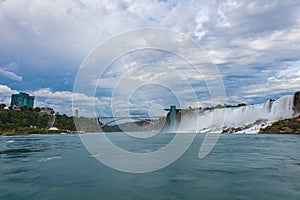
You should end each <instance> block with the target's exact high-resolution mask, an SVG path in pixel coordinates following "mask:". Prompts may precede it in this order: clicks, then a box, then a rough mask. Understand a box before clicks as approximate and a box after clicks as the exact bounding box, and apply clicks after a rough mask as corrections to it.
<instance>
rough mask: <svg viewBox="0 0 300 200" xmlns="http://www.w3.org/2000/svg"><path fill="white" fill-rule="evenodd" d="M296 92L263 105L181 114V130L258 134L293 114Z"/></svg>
mask: <svg viewBox="0 0 300 200" xmlns="http://www.w3.org/2000/svg"><path fill="white" fill-rule="evenodd" d="M293 107H294V95H287V96H283V97H281V98H279V99H278V100H269V101H268V102H266V103H263V104H256V105H249V106H242V107H229V108H219V109H212V110H193V111H188V112H186V113H182V115H181V123H180V127H179V129H180V130H179V131H183V132H191V131H192V132H194V131H197V132H200V133H207V132H237V133H257V132H258V131H259V129H260V128H261V127H263V126H266V125H269V124H271V123H272V122H275V121H278V120H281V119H287V118H291V117H293V115H294V114H295V111H294V108H293Z"/></svg>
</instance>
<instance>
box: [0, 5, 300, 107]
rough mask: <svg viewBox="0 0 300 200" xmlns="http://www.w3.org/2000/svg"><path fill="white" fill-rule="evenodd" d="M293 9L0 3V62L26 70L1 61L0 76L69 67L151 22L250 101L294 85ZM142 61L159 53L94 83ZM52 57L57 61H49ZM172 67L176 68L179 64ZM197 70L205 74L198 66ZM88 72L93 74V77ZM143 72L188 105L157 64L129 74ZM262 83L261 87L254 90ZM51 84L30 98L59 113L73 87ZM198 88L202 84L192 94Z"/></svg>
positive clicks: (108, 80)
mask: <svg viewBox="0 0 300 200" xmlns="http://www.w3.org/2000/svg"><path fill="white" fill-rule="evenodd" d="M24 8H26V9H24ZM299 13H300V5H299V3H297V1H278V0H273V1H253V0H245V1H236V0H226V1H219V0H217V1H199V0H191V1H175V0H170V1H130V0H128V1H125V0H124V1H122V0H117V1H108V0H104V1H98V0H89V1H80V0H73V1H72V0H65V1H50V0H43V1H40V0H27V1H18V0H10V1H1V3H0V24H1V29H0V43H1V47H0V52H1V56H0V64H1V66H6V65H7V63H11V62H18V63H20V66H23V65H21V64H22V63H23V62H24V63H26V69H22V70H23V71H22V70H21V71H19V70H15V69H12V68H7V67H4V68H3V69H2V68H1V69H0V75H1V76H5V77H7V78H9V79H11V80H12V81H19V82H20V81H22V80H24V81H23V82H25V80H26V81H27V79H26V77H25V75H24V74H22V76H21V75H18V74H21V73H22V72H24V71H26V72H28V74H30V80H32V81H34V80H35V78H34V77H35V74H36V73H37V72H44V71H45V74H47V73H48V72H49V71H51V72H52V71H56V70H60V69H61V68H62V66H64V62H67V61H70V62H71V63H72V65H71V67H70V66H68V67H70V68H72V70H73V71H72V72H74V70H76V69H77V68H78V66H79V65H80V63H81V61H82V60H83V58H84V57H85V56H86V55H87V54H88V52H89V51H90V50H91V49H92V48H94V47H95V46H96V45H97V44H98V43H100V42H103V41H104V40H105V39H107V38H110V37H111V36H113V35H115V34H118V33H120V32H123V31H127V30H131V29H134V28H139V27H144V26H156V27H163V28H169V29H173V30H177V31H181V32H183V33H185V34H187V35H189V36H191V37H192V38H194V39H195V40H196V41H197V42H199V43H200V44H201V45H202V46H203V47H204V48H205V49H206V50H207V52H208V55H209V56H210V57H211V58H212V60H213V61H214V62H215V63H216V64H218V65H219V67H220V71H221V72H222V75H223V76H224V79H225V80H226V78H228V79H229V78H230V77H235V76H236V78H235V79H234V80H233V79H230V80H229V81H225V87H226V88H227V91H228V93H229V94H228V95H229V98H231V100H232V101H236V98H235V97H236V96H242V95H248V97H250V95H251V98H252V99H251V100H253V99H254V98H255V95H256V96H261V95H263V94H264V93H266V92H268V93H278V94H280V93H284V92H287V91H289V90H295V89H297V84H299V76H298V74H299V66H296V67H295V68H297V67H298V68H297V69H296V70H294V71H293V72H290V71H288V70H287V72H286V69H287V67H286V66H287V65H291V64H293V63H295V62H297V61H299V60H300V57H299V55H300V37H299V36H300V20H299V19H300V14H299ZM132 39H134V38H132ZM133 41H134V40H133ZM135 42H137V41H135ZM140 42H143V41H140ZM157 42H158V43H162V42H164V40H163V38H157ZM170 45H172V44H170ZM173 48H176V46H174V47H173ZM108 50H113V49H108ZM190 54H191V57H196V56H195V55H192V54H193V51H192V50H191V51H190ZM146 59H149V60H155V59H157V60H160V59H162V58H161V57H159V55H156V56H152V57H147V56H144V55H142V54H140V55H139V56H138V57H135V58H131V59H128V60H125V61H124V62H119V64H120V65H118V66H116V68H115V71H112V72H111V74H108V77H105V79H102V80H101V81H102V82H101V86H103V88H104V89H111V88H112V86H113V85H114V84H115V83H116V80H117V79H116V77H115V76H117V75H120V74H121V75H122V74H124V73H126V72H128V70H130V69H132V68H133V67H134V66H139V65H140V64H141V63H143V62H145V61H148V60H146ZM168 59H170V58H168ZM54 61H55V62H56V61H57V62H62V64H61V65H59V64H57V63H54V64H53V62H54ZM164 61H165V62H164ZM167 61H172V62H170V63H174V60H163V61H162V62H161V63H160V64H166V63H167ZM49 63H50V64H49ZM122 64H123V65H122ZM183 68H184V67H183ZM176 70H177V71H180V65H178V68H176ZM29 72H30V73H29ZM180 72H181V71H180ZM203 74H204V75H205V71H203ZM47 75H48V74H47ZM31 77H33V78H31ZM184 77H186V78H187V79H188V80H189V82H190V83H191V84H195V85H196V84H197V83H198V82H201V81H202V80H203V79H204V78H206V79H209V78H211V77H212V79H214V78H216V77H214V76H212V75H210V76H206V77H205V76H200V75H195V74H194V73H192V72H191V73H190V72H188V71H185V74H184ZM51 78H53V77H51ZM56 78H57V79H62V77H55V78H53V80H50V79H47V82H49V84H48V85H47V86H44V85H43V86H41V87H52V85H53V84H54V83H55V82H56V81H57V79H56ZM93 78H94V80H97V79H98V78H99V77H96V76H95V77H93ZM147 78H152V79H154V80H157V79H160V80H162V81H164V82H167V83H169V85H171V86H172V87H175V86H176V87H177V86H178V90H182V94H185V95H186V97H187V100H186V101H187V105H188V103H190V104H192V103H194V102H189V101H191V99H189V100H188V92H187V90H186V88H184V87H180V85H181V83H182V82H180V81H174V79H172V78H168V77H167V76H164V74H160V73H159V71H158V70H153V71H151V73H146V72H144V73H143V74H137V73H136V74H132V77H131V79H134V80H136V81H137V80H139V81H141V82H142V81H143V80H145V79H147ZM28 80H29V78H28ZM36 80H38V81H36V82H34V83H31V84H36V85H39V84H40V82H42V81H41V79H39V77H38V78H36ZM51 81H52V82H51ZM69 81H70V80H69ZM0 84H1V82H0ZM2 84H4V83H2ZM133 84H137V82H130V81H128V82H127V83H125V84H124V85H123V87H127V86H128V87H130V85H133ZM262 85H263V86H264V88H263V89H260V87H262ZM57 87H62V86H57ZM89 87H90V86H89ZM199 88H200V86H199ZM6 89H7V88H6ZM28 89H29V90H30V88H28ZM52 90H53V91H54V89H52ZM55 90H58V91H59V90H61V91H62V92H52V91H51V89H40V90H37V91H34V93H35V94H36V96H40V97H41V98H43V99H40V98H37V103H40V104H41V105H47V104H50V105H52V104H51V103H53V102H54V103H53V106H56V108H57V110H61V111H60V112H66V113H71V110H70V105H71V101H70V99H71V96H72V95H73V94H72V92H67V91H63V90H65V89H64V88H56V89H55ZM202 90H203V89H202V88H201V91H199V92H202ZM125 91H126V90H125ZM105 95H106V94H103V95H102V96H101V97H99V99H98V100H96V101H97V102H98V101H99V102H98V103H99V104H101V103H102V104H103V102H105V106H104V105H103V106H104V107H105V109H110V107H109V106H108V105H109V102H110V99H106V98H107V97H105ZM81 98H82V99H84V101H83V102H85V103H86V104H88V105H92V104H93V102H94V101H95V99H93V98H92V97H84V96H82V97H81ZM102 98H103V99H104V100H103V99H102ZM143 98H144V100H147V98H149V95H148V96H147V95H146V94H145V95H144V96H143ZM241 98H242V97H241ZM149 103H155V102H149ZM168 103H169V102H168ZM102 104H101V105H102ZM106 104H107V105H106ZM66 105H67V106H66ZM138 106H140V105H138Z"/></svg>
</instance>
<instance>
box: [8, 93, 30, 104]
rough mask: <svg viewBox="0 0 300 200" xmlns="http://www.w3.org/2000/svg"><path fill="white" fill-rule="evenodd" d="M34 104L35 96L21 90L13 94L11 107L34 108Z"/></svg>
mask: <svg viewBox="0 0 300 200" xmlns="http://www.w3.org/2000/svg"><path fill="white" fill-rule="evenodd" d="M33 104H34V96H30V95H29V94H26V93H23V92H20V93H19V94H12V95H11V103H10V106H11V107H14V106H16V107H21V106H24V107H27V108H33Z"/></svg>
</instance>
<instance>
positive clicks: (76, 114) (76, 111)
mask: <svg viewBox="0 0 300 200" xmlns="http://www.w3.org/2000/svg"><path fill="white" fill-rule="evenodd" d="M78 113H79V111H78V109H76V110H75V115H74V117H77V118H78V115H79V114H78Z"/></svg>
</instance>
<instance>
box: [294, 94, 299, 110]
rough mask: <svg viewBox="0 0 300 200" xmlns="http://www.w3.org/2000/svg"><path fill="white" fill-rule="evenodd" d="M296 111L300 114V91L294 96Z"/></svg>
mask: <svg viewBox="0 0 300 200" xmlns="http://www.w3.org/2000/svg"><path fill="white" fill-rule="evenodd" d="M294 110H295V113H296V114H300V91H299V92H296V93H295V94H294Z"/></svg>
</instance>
